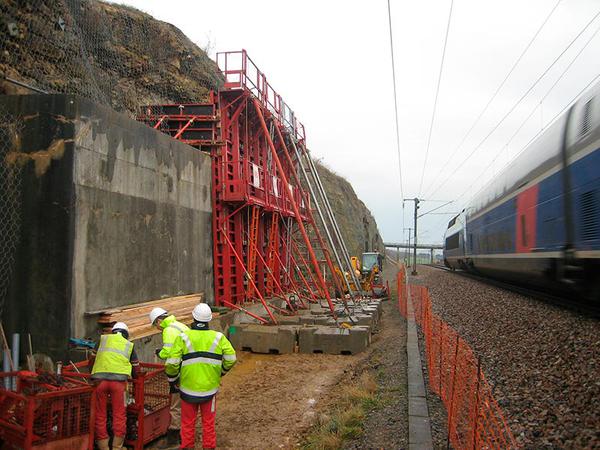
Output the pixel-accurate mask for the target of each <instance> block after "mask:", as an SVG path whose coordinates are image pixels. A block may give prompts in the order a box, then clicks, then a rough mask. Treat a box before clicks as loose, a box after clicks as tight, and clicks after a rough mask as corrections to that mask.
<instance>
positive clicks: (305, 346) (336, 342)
mask: <svg viewBox="0 0 600 450" xmlns="http://www.w3.org/2000/svg"><path fill="white" fill-rule="evenodd" d="M370 343H371V333H370V331H369V329H368V327H367V328H365V327H355V328H351V329H346V328H337V327H314V328H313V327H310V328H302V329H300V330H298V349H299V352H300V353H326V354H329V355H340V354H341V355H353V354H356V353H360V352H362V351H363V350H365V349H366V348H367V347H368V346H369V344H370Z"/></svg>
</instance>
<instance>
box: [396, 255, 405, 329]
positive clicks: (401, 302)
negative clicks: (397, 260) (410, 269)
mask: <svg viewBox="0 0 600 450" xmlns="http://www.w3.org/2000/svg"><path fill="white" fill-rule="evenodd" d="M396 289H397V291H398V309H399V310H400V314H402V316H403V317H406V314H407V306H406V302H407V301H408V287H407V284H406V267H404V266H400V269H399V270H398V273H397V274H396Z"/></svg>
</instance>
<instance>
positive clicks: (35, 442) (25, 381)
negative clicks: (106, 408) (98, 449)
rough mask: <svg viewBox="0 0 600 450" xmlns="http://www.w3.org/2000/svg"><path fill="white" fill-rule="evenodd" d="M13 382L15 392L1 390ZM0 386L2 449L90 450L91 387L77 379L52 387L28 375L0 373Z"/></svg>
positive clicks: (91, 442)
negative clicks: (14, 381) (14, 383)
mask: <svg viewBox="0 0 600 450" xmlns="http://www.w3.org/2000/svg"><path fill="white" fill-rule="evenodd" d="M13 380H16V389H15V390H12V389H7V388H6V387H4V386H5V385H11V384H12V381H13ZM5 382H8V383H6V384H5ZM0 385H1V387H0V439H1V440H2V441H3V448H15V449H17V448H18V449H24V450H29V449H33V448H35V449H46V450H53V449H61V450H84V449H90V450H92V449H93V448H94V436H93V430H94V406H95V396H94V395H93V393H94V389H93V387H92V386H89V385H87V383H82V382H80V381H77V380H65V381H64V382H63V384H62V385H61V386H55V385H52V384H50V383H46V382H44V381H43V377H42V378H40V377H38V375H37V374H34V373H31V372H4V373H0Z"/></svg>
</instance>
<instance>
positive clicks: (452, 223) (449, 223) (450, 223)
mask: <svg viewBox="0 0 600 450" xmlns="http://www.w3.org/2000/svg"><path fill="white" fill-rule="evenodd" d="M457 217H458V216H456V217H455V218H454V219H452V220H451V221H450V222H448V228H450V227H452V225H454V224H455V223H456V218H457Z"/></svg>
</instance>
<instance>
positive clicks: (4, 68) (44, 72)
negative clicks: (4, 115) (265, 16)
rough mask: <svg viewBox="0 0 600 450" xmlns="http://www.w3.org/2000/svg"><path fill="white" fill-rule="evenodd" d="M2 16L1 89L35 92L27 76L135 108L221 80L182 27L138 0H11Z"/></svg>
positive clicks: (1, 7)
mask: <svg viewBox="0 0 600 450" xmlns="http://www.w3.org/2000/svg"><path fill="white" fill-rule="evenodd" d="M0 16H1V17H2V19H1V22H0V72H1V73H2V74H3V75H4V80H0V83H1V84H0V94H12V93H25V94H27V93H32V89H29V88H27V87H24V86H23V84H24V85H26V86H30V87H31V88H33V89H38V90H42V91H45V92H49V93H67V94H77V95H80V96H83V97H86V98H88V99H90V100H93V101H95V102H97V103H101V104H104V105H108V106H110V107H112V108H113V109H116V110H117V111H124V112H129V113H130V114H131V115H134V114H135V113H136V112H137V110H138V108H139V106H141V105H144V104H169V103H174V104H178V103H185V102H198V101H201V100H203V99H204V98H205V97H206V95H207V94H208V92H209V90H210V89H214V88H216V87H218V86H219V85H220V84H221V76H220V75H219V71H218V69H217V67H216V64H215V63H214V62H213V61H211V60H210V58H209V57H208V56H207V55H206V53H205V52H204V51H203V50H202V49H200V48H199V47H197V46H196V45H195V44H194V43H192V42H191V41H190V40H189V39H188V38H187V37H186V36H185V35H184V34H183V33H182V32H181V31H180V30H179V29H177V28H176V27H174V26H172V25H170V24H167V23H164V22H160V21H157V20H154V19H152V17H150V16H149V15H147V14H145V13H143V12H141V11H138V10H136V9H133V8H129V7H126V6H123V5H114V4H108V3H104V2H101V1H97V0H38V1H34V2H31V1H21V0H5V1H2V2H0ZM9 80H14V81H16V82H17V83H21V84H16V83H14V82H11V81H9ZM33 92H35V91H33Z"/></svg>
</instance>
